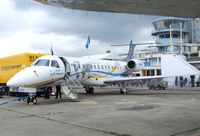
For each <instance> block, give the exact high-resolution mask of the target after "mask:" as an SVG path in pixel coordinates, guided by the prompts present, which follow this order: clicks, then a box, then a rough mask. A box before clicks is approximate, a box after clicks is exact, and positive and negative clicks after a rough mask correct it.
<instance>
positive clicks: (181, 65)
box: [161, 55, 200, 77]
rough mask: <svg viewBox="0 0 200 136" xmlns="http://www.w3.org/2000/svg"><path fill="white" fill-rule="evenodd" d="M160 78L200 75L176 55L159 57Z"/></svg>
mask: <svg viewBox="0 0 200 136" xmlns="http://www.w3.org/2000/svg"><path fill="white" fill-rule="evenodd" d="M161 70H162V76H166V77H170V76H171V77H174V76H189V75H200V71H199V70H198V69H197V68H195V67H194V66H192V65H191V64H189V63H188V62H187V61H185V60H184V59H183V58H182V57H180V56H177V55H163V56H162V57H161Z"/></svg>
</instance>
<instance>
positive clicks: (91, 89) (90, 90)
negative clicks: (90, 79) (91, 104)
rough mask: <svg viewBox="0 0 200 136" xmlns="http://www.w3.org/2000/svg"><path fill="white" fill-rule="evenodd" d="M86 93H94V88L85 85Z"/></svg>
mask: <svg viewBox="0 0 200 136" xmlns="http://www.w3.org/2000/svg"><path fill="white" fill-rule="evenodd" d="M85 91H86V94H94V88H93V87H85Z"/></svg>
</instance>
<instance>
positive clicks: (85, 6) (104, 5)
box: [35, 0, 200, 18]
mask: <svg viewBox="0 0 200 136" xmlns="http://www.w3.org/2000/svg"><path fill="white" fill-rule="evenodd" d="M35 1H38V2H41V3H43V4H48V5H53V6H59V7H66V8H70V9H78V10H86V11H97V12H115V13H131V14H132V13H133V14H146V15H161V16H176V17H186V18H197V17H200V9H199V7H200V1H199V0H184V1H183V0H35Z"/></svg>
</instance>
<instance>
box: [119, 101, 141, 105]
mask: <svg viewBox="0 0 200 136" xmlns="http://www.w3.org/2000/svg"><path fill="white" fill-rule="evenodd" d="M136 103H137V102H135V101H127V102H115V104H119V105H120V104H136Z"/></svg>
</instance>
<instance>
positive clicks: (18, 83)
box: [7, 68, 36, 87]
mask: <svg viewBox="0 0 200 136" xmlns="http://www.w3.org/2000/svg"><path fill="white" fill-rule="evenodd" d="M34 76H36V75H35V74H34V73H33V70H32V69H31V68H25V69H23V70H21V71H20V72H18V73H17V74H15V75H14V76H13V77H12V78H11V79H10V80H9V81H8V82H7V86H10V87H24V86H27V85H29V84H30V83H29V82H30V81H31V80H32V81H34V79H32V78H33V77H34Z"/></svg>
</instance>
